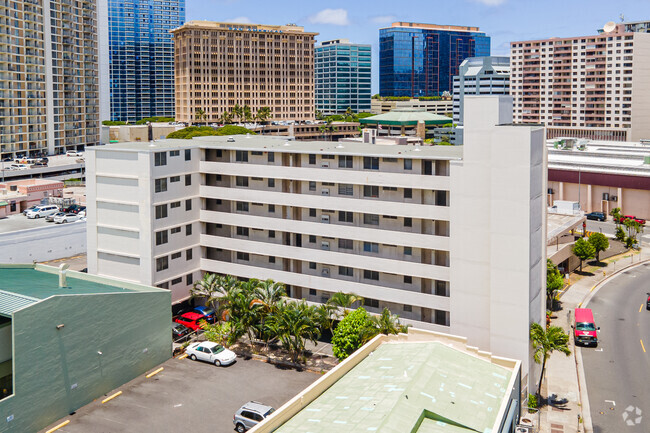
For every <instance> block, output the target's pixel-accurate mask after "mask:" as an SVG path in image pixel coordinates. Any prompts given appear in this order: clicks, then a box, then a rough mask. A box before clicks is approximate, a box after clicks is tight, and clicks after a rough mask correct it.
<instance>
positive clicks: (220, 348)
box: [210, 345, 225, 354]
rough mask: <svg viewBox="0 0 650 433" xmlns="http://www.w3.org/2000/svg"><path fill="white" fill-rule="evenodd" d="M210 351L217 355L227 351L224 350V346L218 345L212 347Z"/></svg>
mask: <svg viewBox="0 0 650 433" xmlns="http://www.w3.org/2000/svg"><path fill="white" fill-rule="evenodd" d="M210 350H211V351H212V353H214V354H217V353H221V352H223V351H224V350H225V349H224V348H223V346H219V345H217V346H214V347H212V348H211V349H210Z"/></svg>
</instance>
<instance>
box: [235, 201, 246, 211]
mask: <svg viewBox="0 0 650 433" xmlns="http://www.w3.org/2000/svg"><path fill="white" fill-rule="evenodd" d="M236 208H237V212H248V203H247V202H244V201H238V202H237V205H236Z"/></svg>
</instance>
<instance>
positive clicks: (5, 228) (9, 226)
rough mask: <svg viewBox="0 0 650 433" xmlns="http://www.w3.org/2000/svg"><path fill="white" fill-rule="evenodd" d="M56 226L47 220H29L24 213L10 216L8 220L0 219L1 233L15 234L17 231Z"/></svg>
mask: <svg viewBox="0 0 650 433" xmlns="http://www.w3.org/2000/svg"><path fill="white" fill-rule="evenodd" d="M50 225H54V223H51V222H50V223H48V222H45V218H34V219H31V220H30V219H29V218H27V217H26V216H24V215H23V214H22V213H20V214H15V215H9V216H8V217H6V218H0V233H9V232H15V231H17V230H29V229H33V228H37V227H45V226H50Z"/></svg>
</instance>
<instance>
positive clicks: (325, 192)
mask: <svg viewBox="0 0 650 433" xmlns="http://www.w3.org/2000/svg"><path fill="white" fill-rule="evenodd" d="M320 195H330V190H329V188H323V189H321V190H320Z"/></svg>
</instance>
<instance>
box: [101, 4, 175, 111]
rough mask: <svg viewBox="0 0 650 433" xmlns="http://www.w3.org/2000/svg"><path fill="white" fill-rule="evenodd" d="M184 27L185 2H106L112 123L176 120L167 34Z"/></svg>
mask: <svg viewBox="0 0 650 433" xmlns="http://www.w3.org/2000/svg"><path fill="white" fill-rule="evenodd" d="M184 22H185V0H168V1H162V0H108V26H109V50H110V92H111V120H123V121H131V122H133V121H136V120H139V119H142V118H146V117H151V116H165V117H174V40H173V38H172V34H171V33H170V32H169V31H170V30H172V29H174V28H176V27H179V26H181V25H182V24H183V23H184ZM102 120H105V119H102Z"/></svg>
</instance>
